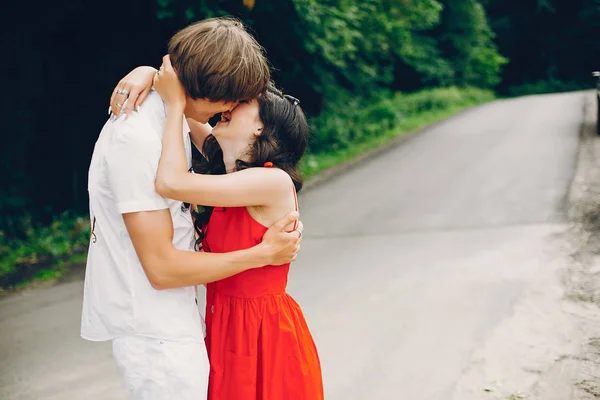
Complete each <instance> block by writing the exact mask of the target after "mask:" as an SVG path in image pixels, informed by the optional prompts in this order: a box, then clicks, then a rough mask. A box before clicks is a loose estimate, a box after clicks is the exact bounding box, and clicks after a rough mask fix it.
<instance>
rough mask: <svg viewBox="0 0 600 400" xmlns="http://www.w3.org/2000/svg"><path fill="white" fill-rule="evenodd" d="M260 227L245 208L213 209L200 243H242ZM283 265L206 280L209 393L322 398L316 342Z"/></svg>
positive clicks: (259, 233)
mask: <svg viewBox="0 0 600 400" xmlns="http://www.w3.org/2000/svg"><path fill="white" fill-rule="evenodd" d="M266 231H267V228H266V227H264V226H263V225H261V224H260V223H258V222H257V221H256V220H254V218H252V216H251V215H250V214H249V213H248V210H247V209H246V208H245V207H228V208H215V209H214V210H213V213H212V216H211V218H210V221H209V222H208V225H207V226H206V229H205V239H204V249H205V250H206V251H210V252H213V253H224V252H230V251H235V250H242V249H247V248H250V247H252V246H255V245H257V244H258V243H260V242H261V240H262V237H263V235H264V234H265V232H266ZM289 268H290V266H289V264H287V265H283V266H266V267H263V268H257V269H251V270H248V271H244V272H242V273H240V274H237V275H234V276H232V277H229V278H226V279H223V280H220V281H217V282H213V283H209V284H208V285H207V286H206V287H207V293H206V329H207V331H206V332H207V333H206V346H207V349H208V357H209V360H210V379H209V388H208V399H209V400H313V399H314V400H319V399H323V382H322V378H321V366H320V362H319V356H318V354H317V349H316V347H315V344H314V342H313V339H312V336H311V334H310V332H309V330H308V326H307V325H306V321H305V319H304V316H303V315H302V310H301V309H300V306H299V305H298V304H297V303H296V302H295V301H294V299H292V297H291V296H290V295H289V294H287V293H286V291H285V288H286V285H287V278H288V271H289Z"/></svg>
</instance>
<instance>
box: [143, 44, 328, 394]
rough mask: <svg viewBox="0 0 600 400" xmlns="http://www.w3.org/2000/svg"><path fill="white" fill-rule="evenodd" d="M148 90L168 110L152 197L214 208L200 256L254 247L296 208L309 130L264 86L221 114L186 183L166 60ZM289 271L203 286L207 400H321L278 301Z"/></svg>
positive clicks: (177, 93)
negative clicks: (261, 91) (201, 158)
mask: <svg viewBox="0 0 600 400" xmlns="http://www.w3.org/2000/svg"><path fill="white" fill-rule="evenodd" d="M154 87H155V89H156V90H157V91H158V93H159V94H160V95H161V97H162V98H163V101H164V102H165V104H166V107H167V121H166V127H165V132H164V134H163V139H162V141H163V148H162V154H161V159H160V163H159V167H158V172H157V178H156V189H157V191H158V192H159V193H160V194H161V195H163V196H165V197H168V198H173V199H178V200H181V201H184V202H188V203H192V204H202V205H204V206H208V207H212V210H211V209H210V208H206V209H204V212H203V213H200V214H199V215H198V216H197V218H196V224H197V225H202V226H200V227H199V228H200V230H199V233H200V239H201V240H202V246H203V249H204V250H205V251H211V252H228V251H235V250H241V249H244V248H248V247H251V246H254V245H255V244H257V243H259V242H260V240H261V238H262V236H263V234H264V233H265V232H266V230H267V227H268V226H270V225H272V224H273V223H274V222H276V221H278V220H279V219H280V218H281V217H283V216H285V215H286V214H287V213H289V212H290V211H293V210H297V209H298V204H297V200H296V192H297V191H299V190H300V188H301V187H302V181H301V178H300V176H299V174H298V172H297V170H296V168H297V165H298V162H299V160H300V158H301V157H302V155H303V154H304V151H305V149H306V146H307V143H308V132H309V127H308V124H307V122H306V118H305V116H304V114H303V112H302V110H301V108H300V107H299V105H298V104H299V101H298V100H297V99H295V98H293V97H291V96H286V95H283V94H282V93H281V92H280V91H278V90H277V89H275V88H274V86H270V87H269V88H268V89H267V91H266V92H265V93H264V94H263V95H262V96H260V97H259V98H257V99H252V100H248V101H242V102H240V104H239V105H238V106H237V107H235V108H234V109H233V110H232V111H231V112H226V113H223V114H222V116H221V120H220V121H219V122H218V123H217V124H216V126H215V127H214V128H213V130H212V135H211V136H208V138H207V139H206V140H205V142H204V145H203V146H202V149H203V151H202V153H203V155H204V156H205V158H206V159H205V160H204V161H203V162H201V163H200V165H199V170H198V171H197V172H200V173H201V174H189V173H188V171H187V166H186V164H185V161H184V160H185V157H184V146H183V139H182V137H181V129H182V120H183V110H184V108H185V92H184V89H183V87H182V86H181V84H180V82H179V80H178V78H177V75H176V74H175V72H174V71H173V68H172V66H171V64H170V61H169V58H168V56H166V57H165V58H164V59H163V67H161V71H160V73H157V74H156V77H155V79H154ZM208 212H211V215H210V219H208V218H207V215H206V214H207V213H208ZM206 221H208V222H206ZM289 229H290V230H292V229H295V227H294V226H290V227H289ZM288 271H289V264H288V265H284V266H266V267H264V268H260V269H255V270H249V271H245V272H243V273H241V274H238V275H235V276H232V277H230V278H227V279H223V280H221V281H217V282H213V283H210V284H208V285H207V301H206V304H207V306H206V326H207V336H206V344H207V348H208V355H209V360H210V364H211V371H210V378H209V396H208V398H209V399H213V400H229V399H231V400H234V399H235V400H247V399H248V400H249V399H286V400H287V399H311V400H312V399H322V398H323V386H322V378H321V368H320V363H319V358H318V354H317V350H316V347H315V345H314V342H313V339H312V337H311V335H310V332H309V330H308V327H307V325H306V322H305V320H304V316H303V315H302V311H301V309H300V307H299V306H298V305H297V303H296V302H295V301H294V300H293V299H292V298H291V297H290V296H289V295H288V294H287V293H286V292H285V288H286V284H287V276H288Z"/></svg>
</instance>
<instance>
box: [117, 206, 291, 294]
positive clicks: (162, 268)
mask: <svg viewBox="0 0 600 400" xmlns="http://www.w3.org/2000/svg"><path fill="white" fill-rule="evenodd" d="M297 218H298V215H297V213H290V214H289V215H288V216H287V217H286V218H284V219H283V220H281V221H279V222H278V223H276V224H275V225H273V226H272V227H271V228H270V229H269V231H268V232H267V233H266V234H265V236H264V238H263V242H262V243H260V244H258V245H257V246H255V247H252V248H250V249H247V250H240V251H235V252H231V253H219V254H217V253H205V252H193V251H184V250H178V249H176V248H175V247H174V246H173V244H172V240H173V223H172V220H171V215H170V212H169V210H168V209H163V210H156V211H142V212H133V213H127V214H123V220H124V221H125V225H126V227H127V231H128V232H129V236H130V237H131V241H132V243H133V246H134V248H135V251H136V253H137V256H138V258H139V260H140V262H141V264H142V267H143V269H144V272H145V273H146V276H147V277H148V280H149V281H150V284H151V285H152V287H154V288H155V289H171V288H177V287H185V286H194V285H200V284H204V283H208V282H214V281H216V280H219V279H223V278H227V277H229V276H232V275H235V274H238V273H240V272H243V271H245V270H248V269H252V268H259V267H262V266H264V265H280V264H285V263H288V262H290V261H293V260H294V259H295V258H296V254H297V253H298V250H299V248H300V240H301V239H299V238H297V236H296V235H290V234H288V233H286V232H285V231H284V228H285V227H286V226H287V225H289V224H290V223H293V221H294V220H296V219H297Z"/></svg>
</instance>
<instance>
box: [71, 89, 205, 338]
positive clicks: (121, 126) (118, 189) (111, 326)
mask: <svg viewBox="0 0 600 400" xmlns="http://www.w3.org/2000/svg"><path fill="white" fill-rule="evenodd" d="M165 118H166V110H165V106H164V103H163V101H162V99H161V98H160V96H159V95H158V93H156V92H155V91H152V92H151V93H150V94H149V95H148V97H147V99H146V101H145V102H144V104H143V107H142V108H141V110H140V112H139V113H136V112H133V113H130V115H129V116H128V117H127V118H126V119H124V118H120V119H118V120H115V119H114V118H111V119H109V120H108V121H107V122H106V124H105V125H104V127H103V129H102V132H101V133H100V137H99V138H98V141H97V142H96V145H95V147H94V153H93V155H92V161H91V164H90V170H89V179H88V192H89V196H90V219H91V223H92V229H93V234H92V237H91V240H90V245H89V252H88V258H87V267H86V274H85V286H84V294H83V312H82V319H81V336H82V337H83V338H84V339H88V340H110V339H114V338H116V337H119V336H124V335H142V336H148V337H153V338H159V339H167V340H176V341H202V340H203V338H204V331H203V322H204V321H202V319H201V317H200V314H199V311H198V307H197V305H196V301H195V299H196V287H185V288H178V289H168V290H156V289H154V288H153V287H152V286H151V285H150V282H149V281H148V278H147V277H146V274H145V273H144V271H143V269H142V266H141V264H140V261H139V259H138V257H137V255H136V253H135V249H134V247H133V244H132V243H131V238H130V237H129V234H128V232H127V228H126V227H125V223H124V222H123V217H122V214H125V213H130V212H136V211H152V210H162V209H169V211H170V213H171V217H172V219H173V228H174V237H173V245H174V246H175V247H176V248H178V249H181V250H190V251H193V244H194V228H193V223H192V218H191V215H190V212H189V210H188V209H186V208H185V207H184V206H183V203H182V202H181V201H176V200H171V199H167V198H164V197H161V196H160V195H159V194H158V193H156V191H155V189H154V181H155V179H156V170H157V168H158V161H159V159H160V153H161V149H162V142H161V139H162V133H163V129H164V126H165ZM188 132H189V127H188V125H187V123H186V122H185V119H184V132H182V134H183V135H184V139H185V140H184V143H185V150H186V156H187V161H188V165H191V144H190V139H189V136H188Z"/></svg>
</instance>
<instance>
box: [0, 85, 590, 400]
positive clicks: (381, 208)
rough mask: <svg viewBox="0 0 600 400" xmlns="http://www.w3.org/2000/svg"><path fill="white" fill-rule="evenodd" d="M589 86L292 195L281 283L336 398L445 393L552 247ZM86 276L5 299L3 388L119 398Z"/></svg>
mask: <svg viewBox="0 0 600 400" xmlns="http://www.w3.org/2000/svg"><path fill="white" fill-rule="evenodd" d="M582 102H583V94H582V93H569V94H558V95H547V96H531V97H523V98H517V99H511V100H502V101H497V102H494V103H491V104H488V105H484V106H481V107H478V108H475V109H472V110H470V111H468V112H465V113H462V114H460V115H459V116H457V117H454V118H452V119H450V120H448V121H445V122H443V123H441V124H438V125H435V126H434V127H432V128H431V129H429V130H427V131H425V132H423V133H421V134H419V135H417V136H415V137H414V138H412V139H410V140H409V141H407V142H405V143H404V144H403V145H401V146H399V147H396V148H394V149H391V150H390V151H388V152H386V153H384V154H382V155H380V156H378V157H376V158H373V159H371V160H370V161H367V162H365V163H364V164H361V165H360V166H358V167H356V168H353V169H352V170H350V171H348V172H347V173H345V174H343V175H342V176H340V177H338V178H337V179H335V180H333V181H331V182H329V183H327V184H326V185H322V186H319V187H316V188H314V189H312V190H310V191H309V192H307V193H306V194H305V195H303V196H302V198H301V209H302V219H303V222H304V224H305V226H306V229H307V233H306V236H305V239H304V242H303V252H302V255H301V257H300V258H299V260H298V262H297V263H296V264H295V265H294V268H293V270H292V274H291V278H290V287H289V290H290V292H291V293H292V295H294V297H295V298H296V299H297V300H298V302H299V303H300V304H301V305H302V307H303V309H304V311H305V314H306V317H307V319H308V322H309V326H310V327H311V329H312V331H313V334H314V336H315V340H316V342H317V346H318V347H319V350H320V354H321V359H322V363H323V369H324V378H325V382H326V398H328V399H332V400H337V399H340V400H354V399H356V400H364V399H394V400H398V399H411V400H412V399H415V400H421V399H424V400H429V399H432V400H433V399H435V400H438V399H439V400H449V399H450V398H451V397H452V393H453V390H454V388H455V385H456V382H457V381H458V380H459V379H460V376H461V373H462V371H464V370H465V369H466V368H468V367H469V365H471V363H472V354H473V352H474V349H475V348H476V347H477V346H478V345H480V344H481V343H482V342H483V341H485V339H486V337H487V336H488V335H489V334H490V332H491V331H492V330H493V329H494V327H495V326H497V325H498V324H500V323H502V321H503V320H504V319H506V318H507V317H508V316H509V315H510V313H511V310H512V307H513V306H514V304H515V303H516V302H518V300H519V298H520V296H521V295H522V293H523V291H524V288H526V287H527V286H528V285H530V284H531V283H532V282H534V280H535V276H536V273H537V272H539V271H540V268H543V267H544V266H546V265H548V263H549V262H552V260H554V258H555V256H556V251H557V250H556V248H555V247H556V243H555V242H554V240H553V239H552V238H553V235H554V234H555V233H557V232H560V231H561V230H563V229H564V226H565V222H566V216H565V202H566V195H567V192H568V187H569V184H570V180H571V177H572V175H573V170H574V167H575V160H576V152H577V145H578V132H579V125H580V121H581V113H582ZM81 295H82V283H81V282H79V281H78V282H73V283H69V284H64V285H61V286H58V287H54V288H49V289H40V290H34V291H30V292H26V293H25V294H23V295H17V296H11V297H8V298H5V299H2V300H1V301H0V360H2V362H1V364H0V398H1V399H7V400H8V399H11V400H12V399H15V400H17V399H19V400H33V399H35V400H38V399H44V400H67V399H69V400H70V399H102V400H113V399H114V400H121V399H125V397H124V396H123V393H122V391H121V390H122V389H121V387H120V381H119V378H118V376H117V375H116V371H115V367H114V365H113V363H112V360H111V355H110V346H109V345H108V344H102V343H87V342H85V341H83V340H81V339H79V337H78V330H79V327H78V324H79V313H80V307H81Z"/></svg>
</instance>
